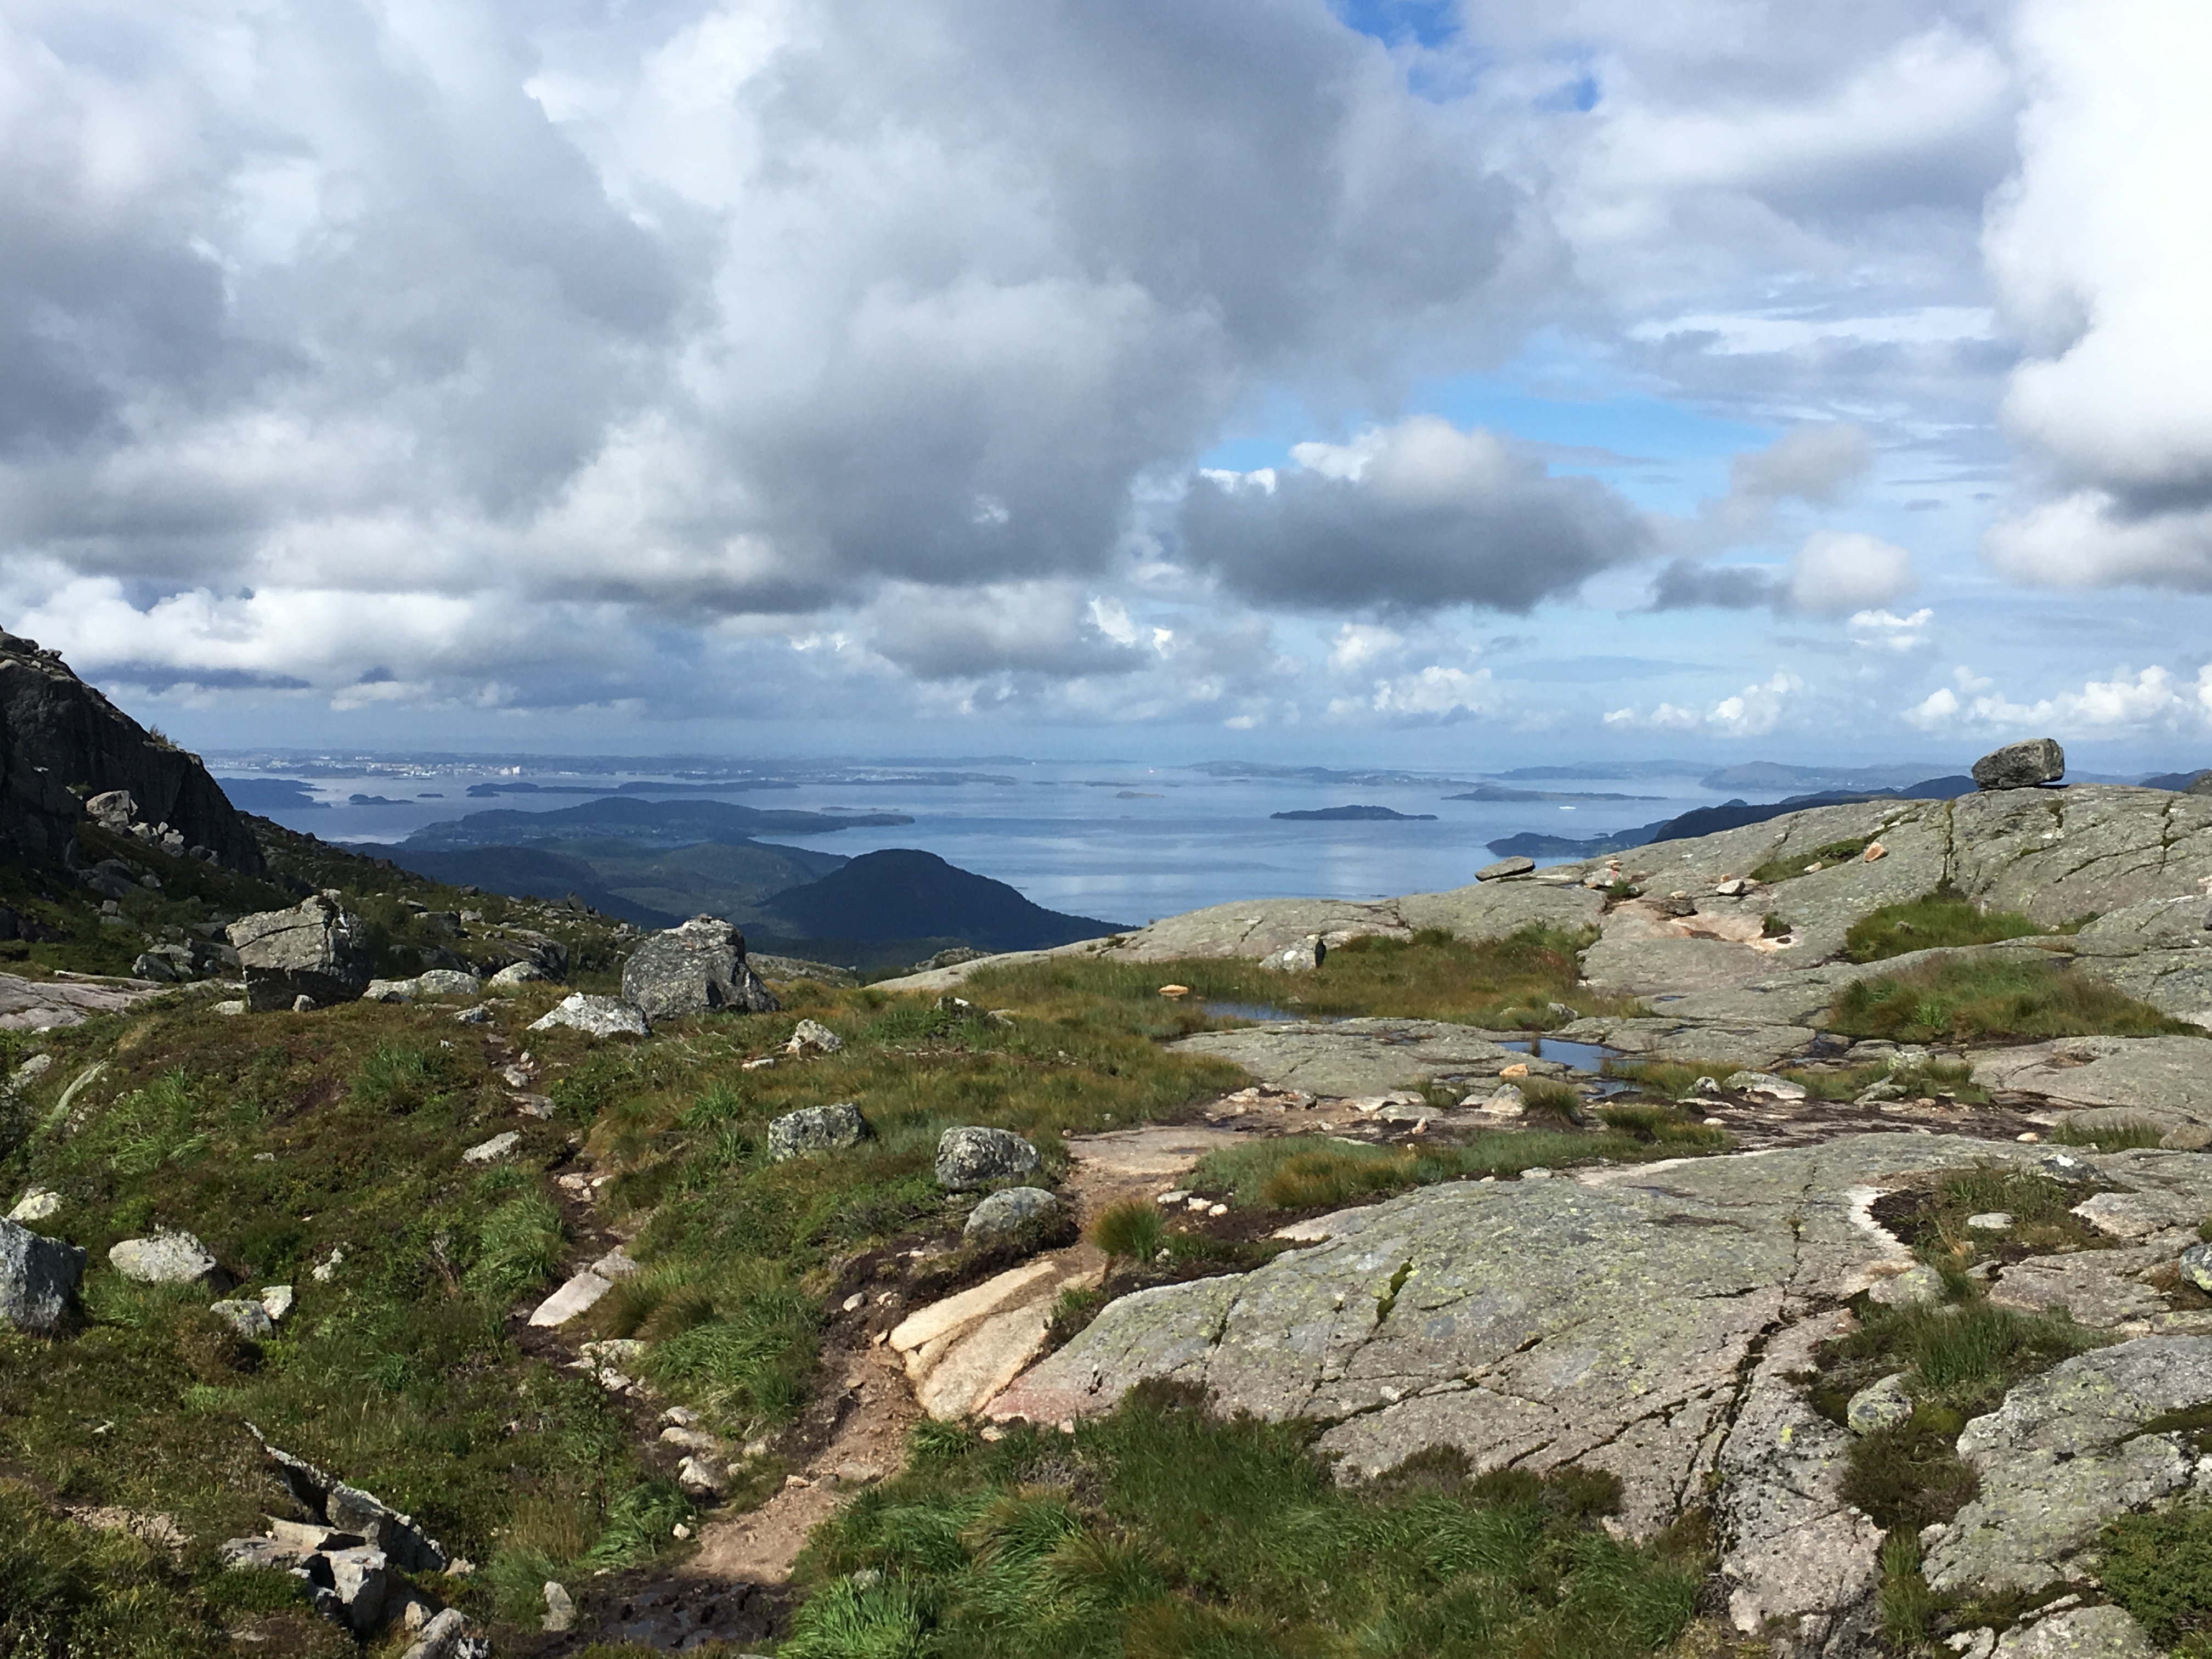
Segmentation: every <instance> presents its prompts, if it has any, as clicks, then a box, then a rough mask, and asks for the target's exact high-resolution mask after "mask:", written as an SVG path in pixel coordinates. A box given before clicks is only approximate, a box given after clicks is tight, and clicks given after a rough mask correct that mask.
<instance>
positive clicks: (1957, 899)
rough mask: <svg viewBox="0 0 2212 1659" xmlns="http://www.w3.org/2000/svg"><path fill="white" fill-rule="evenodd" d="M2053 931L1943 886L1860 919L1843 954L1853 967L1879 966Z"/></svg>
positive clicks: (1856, 922) (1870, 912)
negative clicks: (1891, 960)
mask: <svg viewBox="0 0 2212 1659" xmlns="http://www.w3.org/2000/svg"><path fill="white" fill-rule="evenodd" d="M2051 931H2053V930H2051V929H2050V928H2046V927H2044V926H2043V925H2042V924H2041V923H2039V922H2037V921H2032V920H2030V919H2029V918H2028V917H2027V916H2024V915H2021V914H2020V913H2019V912H2018V911H2016V910H1984V909H1981V908H1978V906H1976V905H1975V903H1974V902H1973V901H1972V899H1970V898H1968V897H1967V896H1966V895H1965V894H1964V893H1961V892H1960V891H1959V890H1957V889H1956V888H1954V887H1948V886H1945V887H1938V888H1937V889H1936V890H1935V891H1934V892H1932V893H1923V894H1922V895H1921V896H1919V897H1918V898H1917V899H1913V900H1911V902H1908V903H1905V904H1885V905H1883V906H1882V907H1881V908H1880V909H1879V910H1874V911H1869V913H1868V914H1867V915H1863V916H1862V917H1860V918H1859V919H1858V921H1855V922H1853V923H1852V924H1851V928H1850V932H1849V933H1845V934H1844V955H1845V956H1847V957H1850V959H1851V960H1852V961H1853V962H1881V961H1885V960H1887V958H1888V957H1901V956H1904V955H1905V954H1906V953H1907V952H1908V951H1933V950H1936V949H1939V948H1945V947H1948V946H1952V945H1995V944H1996V943H1998V942H2000V941H2001V940H2003V939H2027V938H2028V937H2030V936H2031V935H2033V934H2036V933H2049V932H2051Z"/></svg>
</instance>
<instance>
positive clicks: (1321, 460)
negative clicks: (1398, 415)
mask: <svg viewBox="0 0 2212 1659" xmlns="http://www.w3.org/2000/svg"><path fill="white" fill-rule="evenodd" d="M1293 453H1295V454H1296V455H1297V458H1298V459H1299V461H1300V463H1301V465H1299V467H1298V468H1297V470H1296V471H1287V472H1284V473H1282V474H1280V475H1279V476H1278V475H1276V474H1273V473H1267V474H1261V475H1251V474H1247V475H1242V476H1237V475H1223V474H1205V475H1201V476H1200V477H1199V478H1198V479H1197V480H1195V481H1194V483H1193V484H1192V486H1191V490H1190V494H1189V495H1188V497H1186V498H1185V500H1184V501H1183V504H1182V514H1181V518H1180V521H1179V524H1180V529H1181V532H1182V547H1183V550H1184V556H1185V557H1186V559H1187V560H1188V562H1190V563H1192V564H1193V565H1194V566H1196V567H1198V568H1201V569H1205V570H1209V571H1212V572H1215V573H1218V575H1219V576H1220V578H1221V580H1223V581H1225V583H1227V584H1228V585H1229V586H1231V587H1232V588H1234V589H1235V590H1237V592H1240V593H1243V595H1245V596H1246V597H1248V598H1250V599H1255V600H1262V601H1267V602H1270V603H1274V604H1278V605H1291V606H1323V607H1328V606H1354V607H1357V606H1382V607H1385V608H1401V609H1426V608H1429V607H1431V606H1437V605H1482V606H1487V607H1490V608H1492V609H1495V610H1499V611H1528V610H1529V609H1530V608H1532V607H1533V606H1534V605H1537V604H1538V603H1539V602H1541V600H1544V599H1551V598H1553V597H1555V596H1558V595H1560V594H1564V593H1566V592H1571V591H1572V590H1573V589H1574V588H1576V587H1577V586H1580V585H1581V583H1582V582H1583V581H1584V580H1587V579H1588V578H1589V577H1591V576H1593V575H1595V574H1598V573H1599V572H1600V571H1602V570H1606V569H1608V568H1612V567H1613V566H1615V565H1619V564H1623V563H1626V562H1629V561H1631V560H1633V559H1637V558H1640V557H1642V556H1644V554H1645V553H1646V552H1647V551H1648V550H1649V549H1650V542H1651V533H1650V529H1649V527H1648V526H1646V524H1645V523H1644V520H1643V518H1642V516H1641V515H1640V514H1639V513H1637V512H1636V510H1635V509H1634V508H1632V507H1630V506H1629V504H1628V503H1627V502H1626V501H1624V500H1623V499H1622V498H1621V497H1620V495H1617V494H1616V493H1614V492H1613V490H1612V489H1608V488H1607V486H1606V485H1604V484H1602V483H1599V482H1598V481H1597V480H1596V479H1595V478H1589V477H1553V476H1552V474H1551V473H1550V472H1549V471H1547V468H1546V466H1545V465H1544V463H1543V462H1542V461H1541V459H1537V458H1536V457H1534V455H1532V454H1530V453H1528V452H1527V451H1526V450H1524V449H1522V448H1520V447H1516V446H1515V445H1513V444H1511V443H1509V442H1508V441H1504V440H1503V439H1501V438H1499V437H1498V435H1495V434H1493V433H1490V432H1486V431H1481V430H1476V431H1472V432H1462V431H1460V430H1458V429H1457V428H1454V427H1452V426H1450V425H1449V424H1447V423H1446V422H1443V421H1439V420H1436V419H1434V418H1432V417H1417V418H1415V419H1413V420H1410V421H1407V422H1403V423H1401V425H1399V426H1396V427H1392V428H1384V429H1382V430H1378V431H1376V432H1373V433H1370V434H1368V435H1366V436H1364V438H1362V439H1360V440H1358V441H1355V442H1354V443H1352V444H1348V445H1326V444H1301V445H1299V446H1298V447H1297V449H1296V451H1294V452H1293Z"/></svg>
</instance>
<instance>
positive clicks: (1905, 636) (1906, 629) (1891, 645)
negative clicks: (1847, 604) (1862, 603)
mask: <svg viewBox="0 0 2212 1659" xmlns="http://www.w3.org/2000/svg"><path fill="white" fill-rule="evenodd" d="M1935 616H1936V613H1935V611H1932V610H1929V608H1927V607H1926V606H1924V605H1923V607H1922V608H1921V609H1919V610H1917V611H1914V612H1912V613H1911V615H1910V616H1905V617H1900V616H1899V615H1897V614H1896V613H1895V612H1894V611H1856V612H1854V613H1853V614H1852V616H1851V619H1850V621H1849V622H1847V623H1844V628H1845V629H1847V630H1848V631H1849V633H1850V636H1851V638H1852V639H1853V640H1855V641H1857V642H1858V643H1859V644H1861V645H1863V646H1865V647H1868V649H1869V650H1873V651H1886V652H1896V653H1905V652H1908V651H1917V650H1919V649H1921V648H1922V647H1924V646H1925V645H1927V644H1928V642H1929V641H1928V624H1929V623H1930V622H1932V621H1933V620H1934V619H1935Z"/></svg>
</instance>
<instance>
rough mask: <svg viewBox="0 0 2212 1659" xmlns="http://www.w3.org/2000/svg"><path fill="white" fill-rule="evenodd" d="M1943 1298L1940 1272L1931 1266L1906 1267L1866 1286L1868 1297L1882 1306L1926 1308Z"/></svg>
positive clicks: (1870, 1300)
mask: <svg viewBox="0 0 2212 1659" xmlns="http://www.w3.org/2000/svg"><path fill="white" fill-rule="evenodd" d="M1942 1299H1943V1275H1942V1274H1941V1273H1937V1272H1936V1270H1935V1269H1934V1268H1933V1267H1926V1266H1924V1265H1923V1266H1921V1267H1907V1268H1906V1269H1905V1271H1904V1272H1903V1273H1893V1274H1892V1275H1890V1276H1889V1277H1888V1278H1887V1279H1876V1280H1875V1282H1874V1283H1873V1284H1872V1285H1869V1286H1868V1287H1867V1300H1868V1301H1869V1302H1872V1303H1875V1304H1878V1305H1879V1306H1881V1307H1884V1308H1925V1307H1929V1306H1932V1305H1933V1304H1936V1303H1938V1302H1941V1301H1942Z"/></svg>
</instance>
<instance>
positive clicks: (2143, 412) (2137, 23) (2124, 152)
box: [1985, 0, 2212, 590]
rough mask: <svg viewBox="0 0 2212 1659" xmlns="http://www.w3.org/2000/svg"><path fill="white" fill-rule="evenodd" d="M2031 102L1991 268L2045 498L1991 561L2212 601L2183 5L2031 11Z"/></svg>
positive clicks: (2202, 39) (2210, 267)
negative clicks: (2193, 593)
mask: <svg viewBox="0 0 2212 1659" xmlns="http://www.w3.org/2000/svg"><path fill="white" fill-rule="evenodd" d="M2018 33H2019V46H2020V51H2021V54H2022V56H2023V58H2024V59H2025V61H2026V64H2027V69H2028V74H2029V84H2030V86H2031V88H2032V97H2031V100H2030V102H2029V104H2028V106H2027V109H2026V111H2025V112H2023V114H2022V115H2021V124H2020V148H2021V161H2020V169H2019V173H2018V174H2017V176H2016V177H2015V179H2013V180H2012V181H2011V183H2010V184H2009V185H2008V187H2007V189H2006V190H2005V191H2004V192H2003V193H2002V195H2001V196H2000V197H1999V198H1998V199H1997V201H1996V204H1994V208H1993V211H1992V212H1991V215H1990V225H1989V231H1988V235H1987V238H1986V241H1985V252H1986V257H1987V259H1988V263H1989V269H1990V275H1991V276H1992V277H1993V279H1994V280H1995V283H1996V289H1997V292H1998V295H1999V296H2000V299H2001V300H2002V304H2003V306H2004V309H2005V312H2006V314H2007V316H2008V319H2010V321H2011V323H2012V325H2013V326H2014V327H2015V329H2017V330H2018V331H2019V332H2020V334H2021V337H2022V338H2023V339H2024V341H2025V342H2026V344H2027V354H2028V355H2027V360H2026V361H2025V362H2022V363H2021V365H2020V366H2019V368H2016V369H2015V371H2014V373H2013V374H2012V377H2011V381H2010V384H2009V386H2008V388H2007V391H2006V394H2005V400H2004V419H2005V422H2006V425H2007V426H2008V428H2009V429H2010V430H2011V431H2012V433H2013V434H2014V435H2015V436H2016V437H2017V438H2018V439H2019V440H2020V441H2021V443H2022V444H2023V445H2024V446H2025V447H2026V448H2027V454H2028V457H2029V459H2030V460H2031V461H2032V462H2033V464H2034V466H2035V468H2036V471H2037V472H2038V474H2039V477H2041V478H2042V479H2043V480H2044V481H2045V483H2046V484H2047V486H2048V489H2047V490H2046V492H2045V493H2046V494H2047V495H2049V497H2050V498H2049V499H2047V500H2045V501H2039V502H2034V503H2033V504H2031V505H2029V506H2028V507H2026V508H2025V509H2024V510H2022V511H2021V512H2018V513H2014V514H2012V515H2009V516H2008V518H2007V519H2006V520H2003V521H2002V522H2001V523H1999V524H1998V525H1997V526H1995V527H1994V528H1993V529H1992V530H1991V532H1990V536H1989V538H1988V541H1987V544H1986V550H1987V552H1988V553H1989V555H1990V558H1991V560H1992V561H1993V562H1995V563H1996V566H1997V567H1998V568H2000V569H2001V570H2003V571H2004V572H2006V573H2007V574H2010V575H2013V576H2015V577H2017V578H2019V579H2021V580H2028V581H2038V582H2047V583H2053V584H2066V585H2084V584H2103V583H2113V582H2143V583H2151V584H2156V585H2161V586H2178V587H2187V588H2194V589H2200V590H2201V589H2205V588H2212V331H2208V330H2207V329H2206V327H2205V301H2204V295H2206V294H2207V293H2208V292H2212V227H2208V225H2207V223H2206V221H2205V217H2204V216H2203V213H2201V212H2198V211H2195V210H2193V209H2192V208H2191V207H2190V206H2189V205H2186V203H2187V202H2188V201H2189V199H2190V197H2189V186H2188V185H2187V184H2186V182H2185V181H2188V180H2191V179H2194V178H2195V177H2196V176H2197V173H2199V172H2200V171H2201V169H2202V167H2203V158H2204V156H2205V155H2207V154H2212V104H2208V102H2207V100H2205V98H2204V96H2203V87H2202V85H2201V84H2200V82H2201V78H2202V77H2201V76H2199V74H2198V73H2197V66H2198V65H2199V64H2201V63H2202V62H2203V59H2204V58H2205V57H2206V55H2207V54H2208V53H2212V15H2208V14H2207V13H2206V12H2205V10H2204V9H2203V8H2202V7H2199V6H2194V5H2191V4H2188V3H2186V0H2112V3H2110V4H2106V5H2100V6H2096V7H2085V6H2081V5H2077V4H2071V3H2066V0H2027V3H2026V4H2025V5H2023V7H2022V8H2021V13H2020V21H2019V24H2018Z"/></svg>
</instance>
